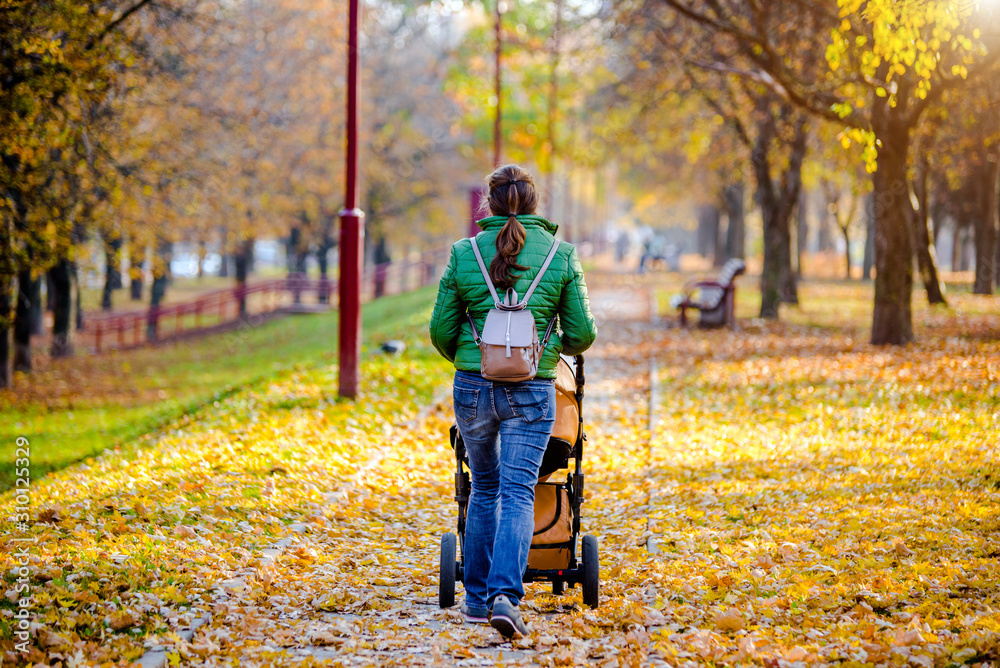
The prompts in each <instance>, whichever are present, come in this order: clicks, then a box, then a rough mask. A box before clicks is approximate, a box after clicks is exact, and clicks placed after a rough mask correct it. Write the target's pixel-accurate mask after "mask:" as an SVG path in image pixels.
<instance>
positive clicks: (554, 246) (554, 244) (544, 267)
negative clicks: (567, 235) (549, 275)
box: [521, 239, 559, 304]
mask: <svg viewBox="0 0 1000 668" xmlns="http://www.w3.org/2000/svg"><path fill="white" fill-rule="evenodd" d="M558 251H559V241H558V240H556V239H553V240H552V248H550V249H549V254H548V255H546V256H545V262H543V263H542V267H541V269H539V270H538V273H537V274H535V280H533V281H532V282H531V285H530V286H528V291H527V292H525V293H524V297H522V298H521V303H522V304H527V303H528V300H529V299H531V295H532V293H534V292H535V288H537V287H538V284H539V283H540V282H541V281H542V276H544V275H545V272H546V271H548V269H549V265H550V264H552V258H554V257H555V256H556V252H558Z"/></svg>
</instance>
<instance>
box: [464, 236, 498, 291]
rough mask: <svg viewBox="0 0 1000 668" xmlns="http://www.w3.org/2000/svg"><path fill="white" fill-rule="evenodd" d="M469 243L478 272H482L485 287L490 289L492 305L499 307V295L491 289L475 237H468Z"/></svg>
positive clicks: (493, 288)
mask: <svg viewBox="0 0 1000 668" xmlns="http://www.w3.org/2000/svg"><path fill="white" fill-rule="evenodd" d="M469 243H470V244H472V252H473V253H475V254H476V262H478V263H479V271H481V272H483V278H485V279H486V287H488V288H489V289H490V295H492V296H493V303H494V304H495V305H496V306H497V307H499V306H500V295H498V294H497V289H496V288H495V287H493V281H491V280H490V272H488V271H486V263H485V262H483V254H482V253H480V252H479V244H477V243H476V238H475V237H470V238H469Z"/></svg>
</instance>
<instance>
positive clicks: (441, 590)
mask: <svg viewBox="0 0 1000 668" xmlns="http://www.w3.org/2000/svg"><path fill="white" fill-rule="evenodd" d="M455 563H456V562H455V534H453V533H451V532H448V533H446V534H444V535H443V536H441V568H440V579H439V580H438V605H439V606H441V607H442V608H450V607H451V606H453V605H455V570H456V568H455Z"/></svg>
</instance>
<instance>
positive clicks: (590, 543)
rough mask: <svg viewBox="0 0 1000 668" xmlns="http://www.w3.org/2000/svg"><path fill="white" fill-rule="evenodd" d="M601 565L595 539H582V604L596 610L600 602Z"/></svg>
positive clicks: (586, 537) (587, 537) (588, 537)
mask: <svg viewBox="0 0 1000 668" xmlns="http://www.w3.org/2000/svg"><path fill="white" fill-rule="evenodd" d="M600 592H601V565H600V563H599V561H598V555H597V539H596V538H595V537H594V536H590V535H587V536H584V537H583V602H584V603H585V604H586V605H588V606H590V607H591V608H596V607H597V605H598V603H599V602H600Z"/></svg>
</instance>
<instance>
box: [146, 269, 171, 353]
mask: <svg viewBox="0 0 1000 668" xmlns="http://www.w3.org/2000/svg"><path fill="white" fill-rule="evenodd" d="M167 282H168V279H167V275H166V274H165V273H154V274H153V284H152V285H151V286H150V289H149V315H148V317H147V318H146V340H147V341H156V339H157V338H159V324H160V304H162V303H163V298H164V297H166V295H167Z"/></svg>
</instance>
